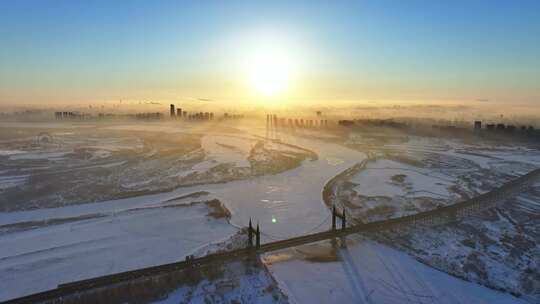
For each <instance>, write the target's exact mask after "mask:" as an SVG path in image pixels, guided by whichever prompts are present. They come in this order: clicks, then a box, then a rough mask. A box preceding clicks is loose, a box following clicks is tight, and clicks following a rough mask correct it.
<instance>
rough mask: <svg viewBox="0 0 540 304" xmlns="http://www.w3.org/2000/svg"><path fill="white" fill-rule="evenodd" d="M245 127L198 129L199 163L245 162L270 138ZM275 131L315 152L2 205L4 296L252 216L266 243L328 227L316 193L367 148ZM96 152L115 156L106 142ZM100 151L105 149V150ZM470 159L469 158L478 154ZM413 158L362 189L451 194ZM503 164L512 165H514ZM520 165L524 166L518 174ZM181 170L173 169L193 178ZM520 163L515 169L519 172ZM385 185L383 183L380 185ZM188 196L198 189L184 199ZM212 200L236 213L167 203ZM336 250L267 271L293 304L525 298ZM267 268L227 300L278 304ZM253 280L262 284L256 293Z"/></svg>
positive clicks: (226, 231) (188, 242)
mask: <svg viewBox="0 0 540 304" xmlns="http://www.w3.org/2000/svg"><path fill="white" fill-rule="evenodd" d="M138 127H139V128H141V130H147V129H148V128H155V130H160V132H168V133H169V134H175V133H178V132H180V131H179V128H175V127H172V126H161V125H155V126H144V127H140V126H138ZM122 129H125V130H132V131H135V130H137V126H116V127H111V130H122ZM196 131H197V130H193V132H196ZM181 132H191V130H189V129H188V130H181ZM243 132H244V133H243V134H241V136H238V134H235V136H234V137H233V136H230V135H224V134H215V133H213V134H206V135H205V136H203V139H202V142H201V146H202V150H203V151H206V153H205V154H204V161H202V162H197V164H200V166H202V168H199V167H195V170H198V169H201V170H210V169H211V168H212V166H213V165H214V164H219V163H234V164H235V166H240V167H242V166H245V165H247V163H246V162H245V160H246V157H247V153H246V152H247V151H248V149H250V150H251V149H252V148H253V146H252V145H253V143H255V142H256V139H260V138H258V137H256V136H254V135H257V136H263V135H264V132H265V130H264V129H263V128H252V127H250V128H247V127H246V128H244V129H243ZM240 133H242V132H240ZM246 138H247V139H246ZM280 139H281V141H283V142H286V143H289V144H293V145H296V146H299V147H302V148H305V149H308V150H312V151H314V152H316V153H317V154H318V158H317V159H315V160H304V161H303V162H302V163H301V164H300V166H298V167H296V168H294V169H291V170H287V171H284V172H280V173H277V174H273V175H260V176H252V177H250V178H248V179H242V180H235V181H228V182H226V183H219V184H201V185H196V186H188V187H180V188H175V189H174V190H171V191H165V192H157V193H155V194H145V195H139V196H135V197H130V198H124V199H116V200H107V201H102V202H94V203H88V204H80V205H71V206H65V207H58V208H49V209H36V210H27V211H17V212H9V213H6V212H4V213H0V227H2V228H1V229H0V248H2V249H1V250H0V276H1V277H2V280H1V281H0V300H4V299H8V298H11V297H15V296H20V295H24V294H29V293H32V292H37V291H40V290H44V289H48V288H53V287H55V285H56V284H58V283H61V282H68V281H73V280H78V279H82V278H88V277H94V276H98V275H103V274H108V273H114V272H118V271H124V270H130V269H136V268H141V267H147V266H152V265H156V264H162V263H168V262H172V261H178V260H183V259H184V257H185V255H187V254H193V253H195V254H197V253H200V252H202V251H204V248H207V246H208V245H209V244H212V243H218V242H223V241H224V240H225V239H228V238H229V237H230V236H231V235H233V234H235V233H236V232H237V231H238V229H237V228H238V227H245V226H247V223H248V221H249V220H250V219H252V220H253V221H254V223H259V224H260V226H261V230H262V241H263V242H267V241H270V240H274V239H282V238H288V237H292V236H297V235H302V234H305V233H308V232H315V231H322V230H326V229H328V228H329V226H330V221H329V220H330V217H329V215H330V213H329V210H328V208H327V206H326V205H325V204H324V203H323V201H322V195H321V192H322V189H323V187H324V185H325V184H326V183H327V181H328V180H330V179H331V178H333V177H334V176H335V175H337V174H338V173H340V172H342V171H343V170H345V169H347V168H349V167H351V166H353V165H354V164H357V163H358V162H361V161H362V160H364V159H366V154H365V153H363V152H359V151H356V150H352V149H349V148H346V147H344V146H341V145H338V144H333V143H329V142H325V141H320V140H317V139H310V138H300V137H297V136H293V135H287V134H280ZM274 146H275V147H274ZM433 146H435V147H433ZM269 147H271V148H275V149H276V150H281V151H282V152H286V153H298V152H300V151H301V150H298V149H295V148H291V147H290V146H284V145H279V144H275V143H270V144H269ZM418 147H420V148H418ZM418 147H417V148H418V149H419V150H420V152H423V153H425V152H434V151H437V152H441V153H450V154H452V153H459V154H460V155H461V154H462V153H460V152H459V151H458V150H459V149H460V148H459V147H456V148H453V149H454V150H452V151H450V150H449V149H448V144H447V143H443V144H441V145H440V146H439V144H435V145H433V144H432V145H430V143H429V142H426V143H423V146H422V145H420V144H419V146H418ZM422 147H424V148H422ZM387 148H388V147H387ZM409 148H410V149H411V151H413V152H414V148H415V147H414V145H413V147H410V146H401V147H400V149H403V150H408V149H409ZM98 150H99V151H107V152H114V151H113V149H109V148H106V147H104V146H101V147H100V149H98ZM145 152H148V153H153V151H145ZM15 155H16V154H15ZM94 155H97V156H100V155H101V156H103V157H107V154H106V153H105V152H99V153H98V154H94ZM97 156H96V157H97ZM449 156H452V155H449ZM182 157H186V156H185V155H184V156H182ZM467 157H470V158H468V160H470V159H472V158H473V157H476V156H473V155H467ZM484 161H485V163H482V164H481V166H487V165H488V164H490V163H489V162H490V161H491V159H490V160H484ZM534 161H535V160H534V159H532V160H531V162H534ZM392 162H393V163H384V164H383V165H385V166H387V167H392V168H395V166H396V163H395V162H396V161H392ZM151 165H152V164H149V165H148V166H151ZM407 166H409V165H401V167H399V168H398V169H397V170H398V171H396V172H394V171H392V170H396V169H390V170H388V171H387V172H390V173H381V175H380V176H379V177H380V178H381V180H379V182H376V183H374V184H371V186H370V185H369V184H368V187H367V188H362V187H364V185H363V184H364V183H366V182H371V180H370V179H366V178H368V177H369V175H368V176H359V177H358V178H359V179H358V180H357V182H358V183H359V188H356V190H358V191H359V192H362V191H364V190H368V191H373V192H372V193H371V194H381V195H384V194H385V193H387V191H390V192H391V193H394V194H396V193H401V194H403V193H405V194H407V193H409V192H411V194H412V192H414V193H420V191H424V192H425V191H426V190H429V191H431V192H434V193H438V194H445V192H444V191H447V188H448V184H447V183H446V182H440V181H437V182H434V181H432V180H427V176H439V177H440V176H442V175H441V173H440V172H436V171H430V172H428V171H422V170H420V173H419V172H414V171H411V168H410V167H407ZM140 168H143V167H140ZM186 170H193V168H192V167H190V168H188V169H186ZM505 170H506V171H505V172H509V173H512V170H514V169H505ZM522 170H524V169H523V168H518V170H517V171H522ZM173 171H174V170H173ZM179 171H181V170H178V171H176V172H170V173H171V174H179V175H178V176H184V177H185V176H186V175H182V173H181V172H179ZM383 171H384V170H380V172H383ZM417 171H418V170H417ZM514 171H516V170H514ZM517 171H516V172H515V173H513V174H518V172H517ZM398 172H407V177H406V178H405V180H404V183H405V184H406V186H407V187H410V189H408V188H407V187H405V188H403V187H401V186H396V185H394V184H388V183H386V181H387V179H388V178H390V179H391V177H392V176H394V175H396V173H397V174H401V173H398ZM167 174H169V172H167ZM388 174H391V176H390V175H388ZM426 174H427V175H426ZM450 180H451V179H450ZM21 182H24V181H21ZM379 186H380V187H386V188H377V187H379ZM402 186H403V185H402ZM388 187H390V188H388ZM395 187H397V188H395ZM433 188H434V189H433ZM433 190H435V191H433ZM203 192H204V193H203ZM193 193H199V195H200V196H199V197H187V198H186V197H185V196H188V195H190V194H193ZM179 197H184V198H182V199H178V198H179ZM207 199H219V200H220V201H221V202H222V203H223V204H224V205H225V206H226V207H227V208H228V210H229V211H230V212H231V218H230V221H229V223H228V222H227V221H226V220H225V219H214V218H209V217H208V216H207V214H208V210H207V207H206V206H205V205H194V206H190V207H180V206H175V207H169V208H160V207H163V206H164V205H170V204H171V202H178V201H180V202H185V203H188V202H191V201H201V200H207ZM4 248H7V249H4ZM201 250H202V251H201ZM340 257H341V261H339V262H328V263H315V262H306V261H303V260H298V259H293V260H287V261H283V262H273V263H272V264H271V266H270V267H271V270H272V273H273V274H274V275H275V277H276V279H277V280H278V282H280V284H281V286H282V287H283V288H284V291H286V292H287V293H288V294H289V296H290V300H293V301H294V300H296V301H297V302H298V303H327V302H337V301H338V300H339V301H342V302H344V303H347V302H356V300H358V299H362V298H363V299H368V300H366V301H365V302H368V303H396V302H412V303H414V302H416V303H418V302H419V303H514V302H516V303H519V301H517V300H516V299H515V298H513V297H511V296H510V295H508V294H503V293H500V292H497V291H494V290H491V289H487V288H485V287H481V286H480V285H477V284H474V283H468V282H465V281H462V280H459V279H457V278H454V277H451V276H449V275H448V274H445V273H443V272H439V271H436V270H434V269H432V268H429V267H428V266H425V265H423V264H421V263H419V262H418V261H416V260H414V259H413V258H411V257H409V256H407V255H406V254H404V253H402V252H399V251H396V250H395V249H390V248H388V247H386V246H383V245H379V244H377V243H374V242H356V243H352V244H350V246H349V249H348V250H342V251H340ZM383 261H384V262H383ZM386 261H388V262H386ZM389 265H390V266H389ZM345 266H346V267H345ZM394 269H395V270H394ZM265 276H266V274H261V273H255V274H253V275H247V276H240V277H239V278H238V280H239V282H240V283H239V285H238V286H240V287H241V288H240V289H235V290H230V293H229V291H227V290H226V291H225V292H224V293H223V294H224V297H223V299H222V300H224V301H226V300H232V299H236V298H237V297H239V296H241V294H246V296H247V297H248V299H257V300H260V301H263V300H264V301H270V302H271V299H270V298H269V297H268V295H267V294H266V295H263V296H262V297H258V296H257V295H260V294H259V293H258V292H257V291H256V290H257V288H258V287H257V286H259V287H260V286H264V285H265V284H266V283H265V282H267V278H266V277H265ZM4 278H7V279H6V280H4ZM235 280H236V279H235ZM253 282H255V283H253ZM250 284H251V285H250ZM253 284H255V285H253ZM242 286H247V287H246V288H243V287H242ZM249 286H252V287H253V286H255V287H257V288H255V291H253V290H251V288H252V287H249ZM443 287H444V288H443ZM213 288H215V285H214V284H213V283H211V282H204V281H203V282H200V283H199V284H198V285H196V286H194V287H189V288H187V287H180V288H179V289H178V290H177V291H176V292H175V293H173V294H171V295H170V297H169V298H168V300H167V301H169V302H170V301H173V302H175V301H177V300H179V299H180V298H183V297H185V296H187V294H192V295H193V294H195V295H197V294H199V295H200V294H201V293H203V294H207V293H208V292H212V290H214V289H213ZM195 299H196V300H195ZM195 299H194V301H195V302H196V301H204V299H205V296H199V297H195ZM376 300H377V301H376ZM370 301H371V302H370ZM178 302H180V301H178Z"/></svg>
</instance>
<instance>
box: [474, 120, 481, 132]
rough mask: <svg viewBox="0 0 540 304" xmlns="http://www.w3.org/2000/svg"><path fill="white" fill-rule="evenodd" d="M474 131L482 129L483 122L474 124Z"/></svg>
mask: <svg viewBox="0 0 540 304" xmlns="http://www.w3.org/2000/svg"><path fill="white" fill-rule="evenodd" d="M474 129H475V130H480V129H482V122H481V121H480V120H477V121H475V122H474Z"/></svg>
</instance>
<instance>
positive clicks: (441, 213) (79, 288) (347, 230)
mask: <svg viewBox="0 0 540 304" xmlns="http://www.w3.org/2000/svg"><path fill="white" fill-rule="evenodd" d="M539 177H540V169H536V170H533V171H531V172H529V173H527V174H525V175H523V176H521V177H519V178H517V179H514V180H512V181H510V182H508V183H506V184H504V185H503V186H501V187H499V188H496V189H494V190H492V191H490V192H487V193H485V194H481V195H479V196H476V197H474V198H472V199H469V200H465V201H462V202H459V203H456V204H453V205H450V206H444V207H440V208H437V209H434V210H430V211H425V212H420V213H417V214H412V215H407V216H403V217H399V218H392V219H388V220H382V221H376V222H370V223H360V224H355V225H350V226H347V225H346V215H345V212H344V210H342V211H341V212H340V211H338V210H336V209H335V208H332V226H331V227H330V229H329V230H328V231H323V232H318V233H312V234H307V235H302V236H298V237H293V238H289V239H284V240H279V241H274V242H269V243H265V244H261V243H260V233H261V232H260V229H259V227H258V225H257V228H256V229H254V228H253V227H252V225H251V221H250V224H249V227H248V244H247V246H246V247H245V248H241V249H236V250H231V251H226V252H217V253H213V254H209V255H206V256H203V257H198V258H195V257H191V256H188V257H187V258H186V260H184V261H180V262H175V263H170V264H164V265H159V266H154V267H148V268H143V269H138V270H133V271H127V272H122V273H117V274H111V275H106V276H102V277H98V278H92V279H88V280H82V281H77V282H73V283H67V284H61V285H59V286H58V287H57V288H55V289H52V290H48V291H44V292H40V293H36V294H33V295H29V296H25V297H21V298H17V299H13V300H9V301H7V302H5V303H10V304H20V303H40V302H41V303H43V302H53V301H54V300H55V299H59V298H62V297H67V296H70V295H73V294H77V293H80V292H84V291H88V290H91V289H95V288H100V287H107V286H111V285H114V284H120V283H124V282H129V281H131V280H137V279H144V278H150V277H154V276H158V275H162V274H167V273H171V272H174V271H179V270H184V269H189V268H193V267H200V266H204V265H209V264H212V263H215V262H224V261H228V260H235V259H242V258H248V257H253V256H256V255H258V254H263V253H266V252H271V251H276V250H281V249H286V248H290V247H295V246H300V245H305V244H309V243H314V242H319V241H324V240H332V239H336V238H344V237H346V236H347V235H350V234H355V233H368V232H377V231H382V230H388V229H401V228H403V227H404V226H410V225H440V224H444V223H449V222H455V221H457V220H459V219H461V218H463V217H466V216H470V215H472V214H475V213H478V212H481V211H483V210H485V209H488V208H493V207H495V206H497V205H499V204H502V203H504V202H505V201H506V199H508V198H510V197H512V196H515V195H516V194H519V193H520V192H522V191H524V190H526V189H527V188H529V187H530V186H531V185H532V184H533V183H534V182H535V181H536V180H537V179H538V178H539ZM338 218H339V219H341V227H339V228H337V227H336V220H337V219H338ZM254 238H255V243H254V242H253V239H254Z"/></svg>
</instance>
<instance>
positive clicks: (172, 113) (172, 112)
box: [171, 104, 175, 117]
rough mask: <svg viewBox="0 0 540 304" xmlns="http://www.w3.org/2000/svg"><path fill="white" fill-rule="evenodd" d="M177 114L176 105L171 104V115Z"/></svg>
mask: <svg viewBox="0 0 540 304" xmlns="http://www.w3.org/2000/svg"><path fill="white" fill-rule="evenodd" d="M174 116H175V111H174V105H173V104H171V117H174Z"/></svg>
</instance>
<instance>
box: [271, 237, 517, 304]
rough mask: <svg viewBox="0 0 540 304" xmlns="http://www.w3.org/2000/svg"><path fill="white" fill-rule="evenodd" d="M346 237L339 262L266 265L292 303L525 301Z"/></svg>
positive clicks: (293, 261) (485, 303) (296, 261)
mask: <svg viewBox="0 0 540 304" xmlns="http://www.w3.org/2000/svg"><path fill="white" fill-rule="evenodd" d="M349 239H350V240H349V242H348V245H347V247H346V248H342V249H339V250H338V258H339V261H336V262H326V263H314V262H309V261H305V260H301V259H281V260H278V261H276V262H271V263H269V265H268V267H269V268H270V271H271V273H272V274H273V275H274V277H275V278H276V280H278V282H280V287H281V288H282V289H283V290H284V291H285V293H286V294H287V295H288V296H289V298H290V300H291V302H294V303H377V304H391V303H419V304H428V303H443V304H456V303H475V304H503V303H504V304H507V303H526V302H524V301H521V300H519V299H517V298H514V297H512V296H511V295H509V294H505V293H501V292H497V291H494V290H491V289H488V288H486V287H482V286H480V285H477V284H475V283H470V282H466V281H463V280H460V279H458V278H455V277H451V276H449V275H447V274H446V273H444V272H440V271H437V270H435V269H433V268H430V267H428V266H426V265H423V264H421V263H419V262H418V261H416V260H415V259H414V258H412V257H410V256H408V255H407V254H405V253H402V252H399V251H397V250H395V249H392V248H389V247H386V246H384V245H381V244H378V243H375V242H373V241H365V240H361V239H360V238H359V237H349ZM327 246H330V245H329V244H328V245H327ZM282 255H283V253H282ZM267 259H269V260H272V256H271V255H270V256H269V257H267Z"/></svg>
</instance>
